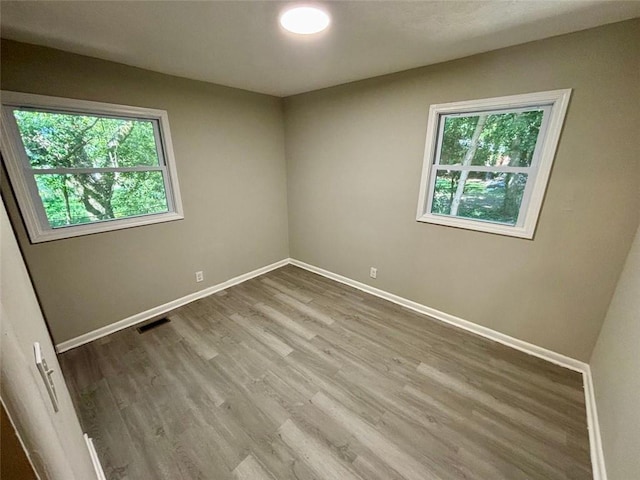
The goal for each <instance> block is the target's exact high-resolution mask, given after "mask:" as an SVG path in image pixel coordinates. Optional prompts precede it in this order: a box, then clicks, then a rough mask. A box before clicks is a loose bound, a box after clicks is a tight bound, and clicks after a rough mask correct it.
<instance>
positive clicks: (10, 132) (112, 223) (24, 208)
mask: <svg viewBox="0 0 640 480" xmlns="http://www.w3.org/2000/svg"><path fill="white" fill-rule="evenodd" d="M0 94H1V97H0V100H1V103H2V124H1V133H2V135H1V137H0V147H1V148H2V156H3V158H4V160H5V165H6V167H7V172H8V173H9V180H10V181H11V185H12V186H13V191H14V192H15V195H16V199H17V201H18V206H19V207H20V212H21V213H22V218H23V219H24V223H25V225H26V227H27V231H28V233H29V238H30V239H31V242H32V243H40V242H47V241H50V240H59V239H63V238H70V237H78V236H81V235H89V234H92V233H100V232H109V231H112V230H120V229H123V228H131V227H138V226H142V225H151V224H154V223H161V222H170V221H174V220H181V219H183V218H184V214H183V210H182V200H181V197H180V187H179V185H178V172H177V170H176V164H175V157H174V154H173V144H172V142H171V131H170V128H169V117H168V115H167V112H166V111H164V110H156V109H151V108H142V107H131V106H126V105H116V104H112V103H102V102H92V101H86V100H76V99H70V98H61V97H50V96H46V95H35V94H30V93H19V92H9V91H2V92H0ZM25 107H26V108H34V109H40V110H44V111H46V110H51V111H59V112H62V113H77V114H87V115H108V116H112V117H117V118H132V119H138V120H151V121H153V122H154V130H155V131H156V146H157V147H159V154H160V155H159V165H158V167H159V168H158V170H159V171H162V173H163V177H164V181H165V193H166V196H167V207H168V211H167V212H163V213H155V214H148V215H139V216H132V217H127V218H121V219H116V220H103V221H97V222H92V223H86V224H81V225H69V226H64V227H57V228H52V227H51V226H50V224H49V221H48V219H47V215H46V213H45V211H44V206H43V204H42V200H41V199H40V194H39V193H38V187H37V185H36V182H35V177H34V174H33V172H37V169H33V168H31V164H30V162H29V159H28V158H27V154H26V152H25V150H24V145H23V143H22V138H21V136H20V132H19V130H18V126H17V123H16V120H15V118H14V116H13V110H14V109H15V108H25ZM155 126H157V128H156V127H155ZM136 169H139V170H145V171H146V170H149V168H147V167H140V168H138V167H132V168H130V169H127V170H131V171H135V170H136ZM57 170H59V172H57ZM87 170H91V171H93V170H96V171H98V170H99V171H108V170H109V169H87ZM119 170H121V169H119ZM47 173H78V169H47ZM80 173H90V172H88V171H87V172H80Z"/></svg>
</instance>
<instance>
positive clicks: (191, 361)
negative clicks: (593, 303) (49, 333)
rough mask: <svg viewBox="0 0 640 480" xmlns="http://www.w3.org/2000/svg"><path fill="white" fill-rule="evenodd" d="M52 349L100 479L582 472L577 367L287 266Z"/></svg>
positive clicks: (421, 477)
mask: <svg viewBox="0 0 640 480" xmlns="http://www.w3.org/2000/svg"><path fill="white" fill-rule="evenodd" d="M169 318H170V320H171V321H170V322H169V323H166V324H164V325H162V326H159V327H157V328H155V329H151V330H149V331H147V332H145V333H142V334H140V333H138V332H137V330H136V329H135V328H129V329H126V330H123V331H120V332H118V333H115V334H112V335H110V336H108V337H105V338H103V339H100V340H98V341H95V342H93V343H90V344H87V345H84V346H82V347H79V348H76V349H74V350H71V351H69V352H67V353H64V354H63V355H61V363H62V366H63V370H64V375H65V378H66V379H67V383H68V385H69V387H70V389H71V391H72V395H73V397H74V402H75V403H76V407H77V410H78V413H79V415H80V418H81V422H82V426H83V428H84V430H85V431H86V432H88V433H89V435H90V436H91V437H93V439H94V442H95V444H96V448H97V451H98V454H99V456H100V460H101V462H102V465H103V467H104V470H105V473H106V475H107V478H108V479H109V480H119V479H128V480H163V479H167V480H191V479H216V480H217V479H220V480H223V479H236V480H266V479H269V480H280V479H282V480H285V479H297V480H311V479H317V480H322V479H332V480H333V479H335V480H355V479H359V480H401V479H404V480H425V479H442V480H448V479H491V480H497V479H509V480H516V479H590V478H592V474H591V463H590V457H589V440H588V432H587V426H586V413H585V404H584V393H583V387H582V377H581V375H580V374H578V373H576V372H572V371H569V370H566V369H563V368H561V367H558V366H556V365H553V364H550V363H547V362H545V361H543V360H540V359H538V358H535V357H532V356H528V355H526V354H524V353H522V352H519V351H516V350H513V349H510V348H508V347H506V346H504V345H501V344H498V343H495V342H491V341H489V340H487V339H484V338H481V337H478V336H475V335H472V334H470V333H467V332H465V331H462V330H459V329H456V328H454V327H451V326H448V325H445V324H442V323H440V322H438V321H435V320H432V319H430V318H428V317H425V316H423V315H420V314H417V313H414V312H412V311H410V310H407V309H404V308H402V307H399V306H397V305H395V304H392V303H389V302H387V301H385V300H381V299H379V298H377V297H373V296H371V295H368V294H366V293H363V292H360V291H358V290H355V289H353V288H351V287H348V286H345V285H342V284H339V283H336V282H334V281H331V280H328V279H326V278H323V277H320V276H317V275H315V274H312V273H309V272H307V271H305V270H302V269H299V268H296V267H293V266H286V267H283V268H281V269H278V270H275V271H273V272H270V273H268V274H266V275H263V276H261V277H258V278H255V279H253V280H249V281H247V282H245V283H242V284H240V285H237V286H235V287H232V288H229V289H227V290H225V291H223V292H219V293H217V294H214V295H211V296H209V297H207V298H204V299H201V300H198V301H196V302H193V303H191V304H189V305H186V306H184V307H182V308H180V309H178V310H176V311H174V312H172V313H171V314H170V315H169Z"/></svg>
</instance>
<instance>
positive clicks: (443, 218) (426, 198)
mask: <svg viewBox="0 0 640 480" xmlns="http://www.w3.org/2000/svg"><path fill="white" fill-rule="evenodd" d="M570 97H571V89H563V90H552V91H547V92H536V93H528V94H523V95H511V96H507V97H496V98H486V99H481V100H469V101H463V102H453V103H440V104H435V105H431V107H430V108H429V118H428V123H427V138H426V144H425V150H424V160H423V167H422V177H421V181H420V195H419V198H418V214H417V217H416V220H417V221H419V222H425V223H433V224H437V225H445V226H449V227H458V228H464V229H468V230H476V231H480V232H488V233H494V234H499V235H508V236H512V237H520V238H528V239H532V238H533V235H534V233H535V229H536V225H537V223H538V217H539V215H540V210H541V208H542V201H543V199H544V194H545V191H546V188H547V183H548V181H549V175H550V173H551V167H552V166H553V160H554V157H555V154H556V149H557V147H558V141H559V139H560V133H561V131H562V125H563V123H564V118H565V116H566V113H567V107H568V105H569V99H570ZM532 107H539V108H541V109H543V110H545V115H544V116H543V121H542V125H541V127H540V133H539V134H538V141H537V143H536V147H535V152H534V154H533V158H532V161H531V166H529V167H509V166H496V167H483V166H469V167H464V166H462V165H447V166H446V168H445V166H444V165H437V164H436V161H437V159H438V158H439V156H440V155H439V149H440V142H441V139H442V134H443V128H444V121H442V119H443V117H444V116H445V115H449V116H450V115H469V114H474V113H481V112H495V113H499V112H500V111H502V112H504V111H513V110H517V109H531V108H532ZM465 169H467V170H473V171H489V172H502V171H504V172H508V173H527V174H528V175H529V176H528V180H527V186H526V188H525V192H524V195H523V199H522V203H521V205H520V213H519V215H518V222H517V224H516V225H513V226H512V225H507V224H503V223H494V222H490V221H486V220H477V219H470V218H462V217H453V216H448V215H439V214H434V213H431V202H432V199H433V196H434V192H435V182H436V174H437V171H438V170H465Z"/></svg>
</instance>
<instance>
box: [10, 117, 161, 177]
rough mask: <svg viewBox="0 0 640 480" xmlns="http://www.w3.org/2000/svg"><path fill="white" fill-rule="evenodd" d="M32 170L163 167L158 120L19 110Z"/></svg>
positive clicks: (20, 129)
mask: <svg viewBox="0 0 640 480" xmlns="http://www.w3.org/2000/svg"><path fill="white" fill-rule="evenodd" d="M13 115H14V117H15V119H16V123H17V125H18V131H19V132H20V136H21V138H22V143H23V144H24V148H25V151H26V153H27V157H28V158H29V163H30V164H31V167H32V168H109V167H137V166H157V165H158V164H159V159H158V149H157V148H156V138H155V134H154V128H153V127H154V121H152V120H137V119H122V118H105V117H98V116H93V115H88V114H87V115H84V114H73V113H51V112H39V111H35V110H20V109H16V110H14V111H13Z"/></svg>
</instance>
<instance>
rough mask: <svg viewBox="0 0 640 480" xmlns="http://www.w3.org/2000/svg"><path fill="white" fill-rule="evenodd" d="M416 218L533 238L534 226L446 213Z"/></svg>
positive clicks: (464, 227)
mask: <svg viewBox="0 0 640 480" xmlns="http://www.w3.org/2000/svg"><path fill="white" fill-rule="evenodd" d="M416 220H417V221H418V222H422V223H432V224H435V225H443V226H446V227H456V228H463V229H465V230H475V231H477V232H485V233H493V234H496V235H506V236H509V237H518V238H525V239H529V240H531V239H533V230H534V228H531V227H530V228H527V227H512V226H510V225H503V224H499V223H491V222H484V221H478V220H467V219H464V218H454V217H447V216H444V215H432V214H425V215H422V216H420V217H417V218H416Z"/></svg>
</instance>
